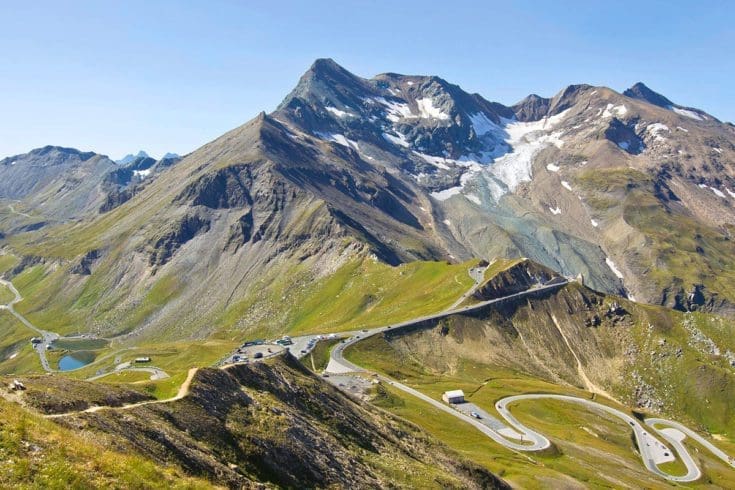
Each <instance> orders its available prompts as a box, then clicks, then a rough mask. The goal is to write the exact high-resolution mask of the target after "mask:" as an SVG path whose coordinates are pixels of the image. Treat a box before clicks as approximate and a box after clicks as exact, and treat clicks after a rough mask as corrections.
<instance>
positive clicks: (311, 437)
mask: <svg viewBox="0 0 735 490" xmlns="http://www.w3.org/2000/svg"><path fill="white" fill-rule="evenodd" d="M50 380H51V381H50ZM24 381H25V382H26V383H27V385H28V387H29V388H28V390H27V391H26V392H23V393H22V394H21V395H20V396H21V399H22V400H23V401H24V402H26V403H28V404H29V405H31V406H33V407H35V408H36V409H38V410H41V411H44V412H57V411H63V412H66V411H68V410H70V409H71V408H72V407H77V408H78V409H82V408H84V407H86V406H89V405H91V404H97V405H99V404H102V405H109V404H110V403H113V404H114V405H119V404H120V403H121V402H122V401H123V400H126V399H127V400H131V401H132V400H135V399H140V398H143V399H145V395H144V394H142V393H141V392H135V391H132V390H130V389H128V388H121V387H119V386H114V385H101V384H100V385H99V386H96V387H95V389H94V390H91V391H93V393H90V398H89V399H88V400H86V399H85V397H84V393H85V391H86V388H89V384H84V383H80V382H78V381H72V380H68V379H64V378H61V377H48V376H39V377H26V378H24ZM103 398H104V399H108V400H110V403H108V402H105V401H104V399H103ZM85 400H86V401H85ZM54 420H55V421H57V423H59V424H61V425H63V426H67V427H70V428H73V429H74V430H75V432H76V433H77V434H78V436H77V437H78V438H84V439H95V440H98V441H100V444H101V445H103V446H108V445H109V446H110V447H116V448H124V449H125V450H126V451H128V452H130V453H132V454H140V455H141V456H143V457H145V458H147V459H148V460H149V462H150V463H153V462H155V463H156V464H158V465H161V466H164V465H166V466H168V467H170V468H171V469H170V471H171V472H172V473H173V472H174V471H181V470H184V471H186V472H187V473H189V474H192V475H198V476H200V477H202V478H207V479H211V481H213V482H215V483H219V484H222V485H224V486H227V487H230V488H249V487H250V486H252V485H254V482H256V481H258V482H263V483H265V484H267V485H270V486H274V487H278V488H293V487H300V488H301V487H306V488H347V487H357V488H368V487H379V488H382V487H385V486H395V487H397V488H478V489H479V488H506V487H505V486H504V484H503V482H502V481H500V480H498V479H497V478H496V477H495V476H494V475H492V474H491V473H490V472H488V471H487V470H485V469H483V468H481V467H479V466H477V465H475V464H473V463H471V462H469V461H467V460H465V459H464V458H462V457H461V456H459V455H458V454H456V453H454V452H453V451H451V450H448V449H447V448H446V447H445V446H443V445H442V444H440V443H439V442H438V441H436V440H435V439H432V438H430V437H427V436H426V435H425V434H423V433H422V432H421V431H420V430H419V429H418V428H416V427H415V426H413V425H411V424H407V423H406V422H404V421H402V420H399V419H396V418H394V417H391V416H389V415H387V414H386V413H384V412H382V411H379V410H375V409H374V408H371V407H370V406H369V405H365V404H363V403H359V402H356V401H355V400H354V399H352V398H350V397H348V396H347V395H344V394H343V393H341V392H340V391H338V390H337V389H336V388H334V387H332V386H331V385H328V384H326V383H325V382H324V380H322V379H321V378H320V377H318V376H314V375H313V374H311V373H310V372H309V371H307V370H306V369H304V367H303V366H301V365H300V364H299V363H298V362H297V361H296V360H295V359H293V358H291V357H285V358H277V359H272V360H269V361H267V362H263V363H258V364H255V365H250V366H244V365H240V366H235V367H230V368H228V369H227V370H219V369H202V370H199V371H198V372H197V373H196V375H195V376H194V378H193V381H192V384H191V387H190V391H189V393H188V394H187V395H186V396H185V397H184V398H183V399H181V400H177V401H174V402H170V403H163V404H157V405H145V406H140V407H136V408H133V409H127V410H115V409H109V410H101V411H97V412H94V413H76V414H73V415H70V416H68V417H64V418H58V419H54ZM42 422H43V423H45V424H46V426H44V427H42V428H41V429H42V430H41V429H39V430H38V431H40V432H42V431H43V430H59V429H58V427H55V426H54V425H53V424H51V423H50V422H48V421H42ZM72 442H73V441H72ZM71 450H72V449H69V451H71ZM82 454H85V453H82ZM101 455H105V453H103V452H101ZM124 464H134V462H133V461H131V460H121V461H120V465H124ZM173 468H180V469H181V470H174V469H173ZM121 481H122V482H123V483H122V484H121V485H120V486H126V485H127V486H130V484H127V481H128V480H121ZM182 481H186V480H182ZM165 483H166V480H165V479H162V480H161V485H164V484H165ZM90 486H92V485H90ZM132 486H135V485H134V484H133V485H132ZM138 486H139V487H144V488H149V487H146V486H145V485H144V484H139V485H138ZM151 488H152V487H151Z"/></svg>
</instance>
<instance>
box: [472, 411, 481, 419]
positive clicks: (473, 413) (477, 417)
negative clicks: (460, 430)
mask: <svg viewBox="0 0 735 490" xmlns="http://www.w3.org/2000/svg"><path fill="white" fill-rule="evenodd" d="M470 415H472V416H473V417H475V418H476V419H481V418H482V415H480V414H479V413H477V412H470Z"/></svg>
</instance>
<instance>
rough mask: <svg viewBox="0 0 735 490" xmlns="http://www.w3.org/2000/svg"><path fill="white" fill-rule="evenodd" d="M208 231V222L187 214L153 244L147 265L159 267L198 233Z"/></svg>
mask: <svg viewBox="0 0 735 490" xmlns="http://www.w3.org/2000/svg"><path fill="white" fill-rule="evenodd" d="M208 230H209V220H207V219H206V218H202V217H200V216H198V215H196V214H188V215H186V216H184V217H183V218H181V219H180V220H178V221H176V222H175V223H172V224H171V226H170V228H169V229H168V230H166V231H163V233H162V235H161V236H160V237H159V238H158V239H157V240H156V241H155V243H153V251H152V252H151V254H150V258H149V263H150V265H153V266H160V265H163V264H165V263H166V262H168V261H169V260H170V259H171V257H172V256H173V254H174V253H175V252H176V250H177V249H178V248H179V247H181V246H182V245H183V244H185V243H186V242H188V241H189V240H191V239H192V238H194V237H195V236H196V235H198V234H200V233H206V232H207V231H208Z"/></svg>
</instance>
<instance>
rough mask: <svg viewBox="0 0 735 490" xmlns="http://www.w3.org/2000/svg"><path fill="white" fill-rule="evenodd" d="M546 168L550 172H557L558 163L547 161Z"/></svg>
mask: <svg viewBox="0 0 735 490" xmlns="http://www.w3.org/2000/svg"><path fill="white" fill-rule="evenodd" d="M546 170H549V171H551V172H558V171H559V166H558V165H554V164H553V163H549V164H547V165H546Z"/></svg>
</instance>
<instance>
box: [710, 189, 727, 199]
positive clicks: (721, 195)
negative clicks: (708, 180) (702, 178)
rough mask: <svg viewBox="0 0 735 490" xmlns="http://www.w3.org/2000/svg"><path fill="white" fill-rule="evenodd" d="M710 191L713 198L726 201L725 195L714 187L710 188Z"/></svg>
mask: <svg viewBox="0 0 735 490" xmlns="http://www.w3.org/2000/svg"><path fill="white" fill-rule="evenodd" d="M710 189H712V192H714V193H715V196H717V197H722V198H723V199H726V196H725V193H724V192H722V191H721V190H720V189H717V188H715V187H712V186H710Z"/></svg>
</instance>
